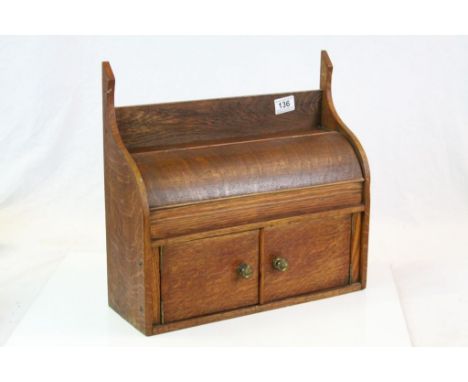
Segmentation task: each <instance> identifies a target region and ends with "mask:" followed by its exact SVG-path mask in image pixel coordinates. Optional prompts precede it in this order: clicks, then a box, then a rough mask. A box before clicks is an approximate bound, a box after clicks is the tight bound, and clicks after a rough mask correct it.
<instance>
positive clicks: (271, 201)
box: [150, 182, 362, 240]
mask: <svg viewBox="0 0 468 382" xmlns="http://www.w3.org/2000/svg"><path fill="white" fill-rule="evenodd" d="M361 201H362V183H361V182H343V183H336V184H327V185H324V186H315V187H308V188H303V189H296V190H287V191H282V192H276V193H265V194H257V195H251V196H243V197H238V198H228V199H221V200H217V201H209V202H203V203H197V204H188V205H184V206H179V207H171V208H162V209H153V210H152V211H151V212H150V223H151V235H152V237H153V239H156V240H157V239H163V238H169V237H176V236H181V235H187V234H191V233H195V232H202V231H211V230H216V229H220V228H225V227H229V226H236V225H242V224H249V223H254V222H261V221H268V220H273V219H279V218H282V217H288V216H294V215H296V216H297V215H305V214H310V213H314V212H320V211H326V210H330V209H335V210H337V209H340V208H346V207H351V206H359V205H360V204H361Z"/></svg>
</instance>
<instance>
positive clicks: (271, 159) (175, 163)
mask: <svg viewBox="0 0 468 382" xmlns="http://www.w3.org/2000/svg"><path fill="white" fill-rule="evenodd" d="M133 156H134V158H135V161H136V163H137V165H138V167H139V168H140V171H141V174H142V176H143V179H144V181H145V183H146V188H147V193H148V199H149V205H150V207H152V208H156V207H166V206H170V205H177V204H187V203H193V202H200V201H207V200H213V199H219V198H227V197H236V196H242V195H249V194H256V193H263V192H272V191H279V190H286V189H294V188H302V187H309V186H315V185H322V184H329V183H336V182H342V181H351V180H361V179H362V173H361V168H360V165H359V162H358V160H357V158H356V155H355V153H354V151H353V148H352V147H351V145H350V144H349V143H348V141H347V140H346V138H344V137H343V136H342V135H341V134H339V133H337V132H333V131H324V132H320V133H315V134H309V135H300V136H288V137H282V138H276V139H265V140H257V141H250V142H239V143H229V144H219V145H212V146H205V147H192V148H184V149H171V150H161V151H151V152H142V153H134V154H133Z"/></svg>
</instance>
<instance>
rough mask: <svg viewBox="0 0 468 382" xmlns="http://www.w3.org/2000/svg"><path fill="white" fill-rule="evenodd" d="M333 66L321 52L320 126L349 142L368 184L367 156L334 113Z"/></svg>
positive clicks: (325, 53) (324, 53)
mask: <svg viewBox="0 0 468 382" xmlns="http://www.w3.org/2000/svg"><path fill="white" fill-rule="evenodd" d="M332 74H333V64H332V62H331V60H330V57H329V55H328V53H327V51H325V50H322V52H321V68H320V89H321V90H322V91H323V95H322V125H323V126H325V127H326V128H329V129H332V130H338V131H340V132H341V133H343V135H344V136H345V137H346V138H347V139H348V140H349V142H350V143H351V145H352V146H353V148H354V150H355V152H356V155H357V157H358V159H359V162H360V164H361V168H362V175H363V177H364V179H365V181H366V182H367V183H369V182H370V169H369V163H368V160H367V155H366V153H365V151H364V149H363V147H362V145H361V143H360V142H359V140H358V139H357V137H356V136H355V135H354V133H353V132H352V131H351V129H350V128H349V127H348V126H346V124H345V123H344V122H343V120H342V119H341V117H340V116H339V115H338V112H337V111H336V108H335V105H334V102H333V97H332V91H331V85H332Z"/></svg>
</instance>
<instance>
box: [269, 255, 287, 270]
mask: <svg viewBox="0 0 468 382" xmlns="http://www.w3.org/2000/svg"><path fill="white" fill-rule="evenodd" d="M288 265H289V264H288V260H286V259H285V258H283V257H275V258H274V259H273V268H275V269H276V270H277V271H280V272H286V271H287V270H288Z"/></svg>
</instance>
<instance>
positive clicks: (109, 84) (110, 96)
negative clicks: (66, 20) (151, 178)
mask: <svg viewBox="0 0 468 382" xmlns="http://www.w3.org/2000/svg"><path fill="white" fill-rule="evenodd" d="M114 92H115V77H114V73H113V71H112V67H111V66H110V63H109V62H108V61H104V62H103V63H102V97H103V104H102V107H103V118H104V129H109V132H110V133H111V136H112V139H113V141H114V143H115V145H116V146H117V147H118V148H119V150H120V152H121V153H122V155H123V157H124V159H125V162H126V163H127V165H128V167H129V169H130V171H131V172H132V174H133V177H134V180H135V183H136V186H137V188H138V192H139V195H140V200H141V203H142V206H143V210H144V214H145V217H149V204H148V195H147V192H146V187H145V183H144V181H143V177H142V175H141V172H140V169H139V168H138V166H137V164H136V163H135V160H134V159H133V157H132V155H131V154H130V153H129V151H128V149H127V147H126V146H125V144H124V142H123V139H122V136H121V135H120V131H119V128H118V126H117V118H116V114H115V106H114ZM105 143H106V142H105V141H104V144H105Z"/></svg>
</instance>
